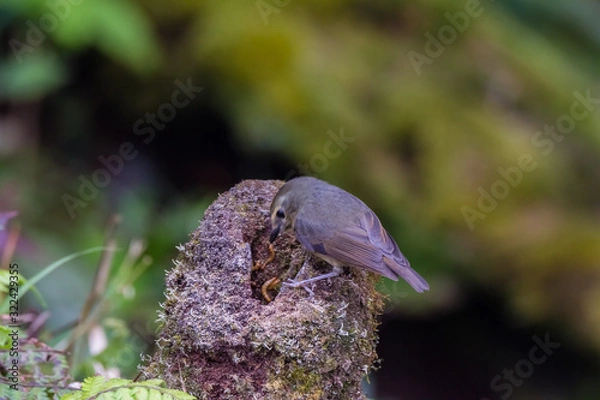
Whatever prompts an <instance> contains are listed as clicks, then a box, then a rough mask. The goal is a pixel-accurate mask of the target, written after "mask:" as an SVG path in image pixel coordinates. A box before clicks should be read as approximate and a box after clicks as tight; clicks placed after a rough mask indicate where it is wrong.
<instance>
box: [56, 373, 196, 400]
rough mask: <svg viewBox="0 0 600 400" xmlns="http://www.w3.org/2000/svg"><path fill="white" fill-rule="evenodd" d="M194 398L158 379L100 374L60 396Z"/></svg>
mask: <svg viewBox="0 0 600 400" xmlns="http://www.w3.org/2000/svg"><path fill="white" fill-rule="evenodd" d="M90 399H97V400H113V399H114V400H117V399H118V400H128V399H131V400H143V399H156V400H161V399H162V400H194V399H195V397H194V396H191V395H189V394H187V393H185V392H182V391H180V390H174V389H167V388H165V387H164V382H163V381H161V380H160V379H152V380H148V381H143V382H133V381H131V380H128V379H118V378H113V379H109V380H107V379H105V378H103V377H101V376H94V377H90V378H86V379H85V381H84V382H83V384H82V385H81V390H80V391H78V392H75V393H70V394H68V395H66V396H63V397H61V400H90Z"/></svg>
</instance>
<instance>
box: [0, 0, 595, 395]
mask: <svg viewBox="0 0 600 400" xmlns="http://www.w3.org/2000/svg"><path fill="white" fill-rule="evenodd" d="M598 15H600V4H599V3H598V2H595V1H584V0H579V1H572V2H564V1H545V2H534V1H531V0H513V1H482V2H474V1H467V2H449V1H446V2H445V1H435V0H424V1H420V2H407V1H397V2H391V1H383V2H368V1H307V2H306V1H305V2H296V1H258V2H253V1H224V2H204V1H195V2H192V1H183V0H178V1H171V2H163V1H155V0H128V1H122V0H105V1H94V0H72V1H71V2H69V1H67V0H64V1H57V2H52V1H50V2H45V1H41V0H5V1H3V2H2V3H1V4H0V31H1V32H2V34H1V39H2V40H1V46H2V48H1V49H2V50H1V52H0V54H1V57H0V212H3V211H10V210H17V211H18V212H19V217H18V218H17V219H14V220H12V221H11V223H10V224H9V225H8V226H7V227H6V229H5V230H3V231H0V250H2V249H4V253H3V254H4V257H3V259H2V260H3V262H7V260H8V258H7V257H8V256H10V259H11V260H12V261H13V262H18V263H19V265H20V268H21V273H22V274H23V276H24V277H26V278H27V277H32V276H34V275H35V274H36V273H38V272H39V271H41V270H43V269H44V268H45V267H47V266H48V265H50V264H51V263H52V262H54V261H55V260H58V259H60V258H61V257H64V256H66V255H69V254H73V253H76V252H78V251H81V250H85V249H87V248H90V247H94V246H99V245H102V244H103V243H105V237H106V227H107V224H108V221H109V220H110V218H111V216H112V215H115V214H118V215H120V216H121V218H122V221H121V223H120V224H119V225H118V227H117V230H116V239H115V240H116V242H117V245H118V246H119V247H120V249H121V251H119V252H118V253H117V254H116V255H115V258H114V259H113V260H112V262H113V266H112V274H111V279H110V284H109V287H110V288H112V289H111V290H110V291H109V293H110V296H109V297H108V298H107V302H106V304H107V305H108V306H107V307H105V308H103V309H102V310H100V311H99V312H98V313H97V314H96V315H95V317H94V318H95V319H94V321H95V323H94V324H93V327H94V329H95V330H96V331H95V332H96V333H98V332H101V333H102V334H104V335H105V337H106V338H107V342H106V344H105V345H104V347H102V346H101V347H102V348H101V352H99V353H98V352H96V353H94V351H93V350H92V354H91V355H90V343H92V342H93V341H94V340H97V339H90V338H91V337H92V336H91V332H92V330H93V329H90V331H89V332H88V331H86V334H85V335H83V336H82V337H81V338H80V339H79V340H80V341H81V345H80V353H79V356H78V357H77V358H76V360H75V361H76V362H75V364H74V365H75V369H74V374H75V375H76V378H79V379H81V378H82V377H85V376H87V375H91V374H93V373H95V372H104V373H112V374H115V375H120V376H123V377H133V376H135V374H136V365H137V364H138V363H139V354H140V353H142V352H146V353H147V352H151V349H152V348H151V346H152V335H153V334H154V333H155V331H156V327H157V323H155V322H154V321H155V319H156V310H157V308H158V303H159V302H160V301H162V299H163V294H162V292H163V288H164V286H163V279H164V270H165V269H169V268H170V265H171V261H170V260H171V259H172V258H174V257H175V256H176V254H177V251H176V249H175V245H177V244H178V243H182V242H185V241H186V240H187V234H188V233H189V232H190V231H191V230H192V229H194V228H195V227H196V226H197V225H198V221H199V220H200V219H201V217H202V213H203V211H204V209H205V208H206V206H207V205H208V204H209V203H210V202H212V201H213V200H214V199H215V197H216V196H217V194H218V193H219V192H222V191H225V190H227V189H228V188H229V187H231V186H232V185H234V184H235V183H237V182H239V181H240V180H242V179H248V178H260V179H284V178H286V177H290V176H292V175H295V174H310V175H314V176H317V177H319V178H322V179H325V180H328V181H329V182H331V183H333V184H336V185H338V186H341V187H343V188H345V189H347V190H349V191H351V192H353V193H354V194H356V195H357V196H359V197H360V198H362V199H363V200H364V201H365V202H366V203H367V204H368V205H369V206H371V207H372V208H373V209H374V210H375V211H376V212H377V213H378V215H379V216H380V218H381V220H382V221H383V223H384V225H385V226H386V227H387V228H388V230H389V231H390V233H391V234H392V235H393V236H394V237H395V238H396V240H397V241H398V243H399V245H400V248H401V249H402V251H403V252H404V254H405V255H406V256H407V257H408V258H409V260H410V261H411V263H412V264H413V266H414V267H415V269H416V270H417V271H419V273H420V274H421V275H423V276H424V277H425V278H426V279H427V280H428V282H429V283H430V285H431V290H430V291H429V292H427V293H425V294H421V295H419V294H416V293H413V292H412V291H411V290H410V288H409V287H408V285H407V284H406V283H404V282H398V283H394V282H392V281H389V280H386V279H383V280H382V282H381V287H382V290H383V291H385V292H386V293H387V294H388V297H389V301H388V302H387V308H386V314H385V315H384V317H383V319H382V325H381V331H380V333H381V341H380V346H379V354H380V356H381V357H382V359H383V362H382V364H381V369H380V370H379V371H377V372H376V373H374V374H372V376H371V377H370V382H371V385H370V386H369V388H368V390H369V393H370V396H371V397H372V398H374V399H382V400H383V399H403V400H404V399H468V398H471V399H484V398H488V399H490V400H492V399H494V400H495V399H501V398H509V397H510V398H512V399H569V400H572V399H597V398H598V396H599V395H600V383H598V379H597V377H598V374H599V373H600V365H599V358H598V355H599V351H600V340H599V339H598V338H600V225H599V222H600V185H599V183H600V157H599V155H600V134H599V132H600V129H599V128H600V114H599V113H598V108H599V106H600V104H598V102H599V101H596V102H595V99H596V98H600V86H599V85H598V74H599V71H598V68H597V66H598V62H599V61H600V57H599V56H600V53H599V51H598V46H599V45H600V26H599V25H598V24H597V17H598ZM177 82H179V84H178V83H177ZM188 82H190V83H191V85H192V86H194V87H198V88H200V87H201V88H202V90H201V91H199V92H193V98H190V99H189V102H188V103H187V105H185V106H183V107H181V108H177V107H172V106H170V104H171V103H172V98H173V95H174V93H175V92H176V91H177V90H180V89H178V88H179V86H180V85H184V84H186V83H188ZM586 95H587V96H588V97H589V98H591V100H590V101H588V102H587V103H585V104H584V103H581V101H580V100H578V99H581V97H582V96H583V97H586ZM177 99H178V100H179V101H183V100H185V96H180V97H177ZM586 107H587V108H586ZM173 110H174V111H175V113H174V114H173V115H170V114H169V111H173ZM146 113H154V114H157V113H158V115H159V117H158V118H159V119H160V115H163V117H164V116H166V118H167V119H168V121H167V120H163V122H162V123H164V126H163V125H156V126H159V127H160V129H158V128H156V127H154V128H153V127H152V125H151V123H150V122H148V121H147V114H146ZM140 119H141V120H142V122H141V123H140V124H141V125H136V123H137V121H138V120H140ZM136 127H137V128H136ZM142 128H145V129H146V131H142V130H141V129H142ZM150 130H152V131H153V132H152V134H153V138H152V140H149V141H148V143H145V142H144V139H149V138H150V136H149V135H150ZM552 130H554V133H551V131H552ZM561 132H564V133H561ZM140 133H141V134H140ZM334 137H335V138H338V139H339V138H340V137H345V138H348V139H347V141H346V142H343V144H342V145H340V144H339V142H336V141H335V139H333V138H334ZM127 142H130V143H131V145H130V151H131V152H130V153H128V154H130V155H132V156H131V157H130V158H131V159H129V160H122V161H119V159H117V158H115V157H117V155H119V151H120V148H122V147H121V146H123V144H124V143H127ZM331 142H334V143H338V144H337V145H333V144H331ZM125 146H126V147H127V146H128V145H125ZM133 154H135V156H133ZM102 159H109V160H112V162H113V164H112V165H113V167H114V173H111V172H102V170H104V171H106V166H105V165H104V164H103V163H102V161H101V160H102ZM523 160H524V161H523ZM299 165H306V166H305V167H301V166H299ZM94 177H96V178H94ZM94 179H100V180H99V181H97V182H101V183H102V184H101V185H94V186H95V189H94V188H90V187H88V188H87V189H86V188H83V189H82V184H83V185H84V186H85V185H86V184H84V182H92V184H93V183H94ZM102 179H104V180H102ZM88 185H89V183H88ZM99 186H102V187H99ZM82 190H83V192H81V191H82ZM86 190H87V192H86ZM82 193H83V196H82ZM70 196H72V197H70ZM72 201H79V202H78V203H72ZM69 204H71V205H69ZM73 204H78V205H79V206H78V207H76V208H73V207H74V206H73ZM84 204H85V206H84ZM69 209H70V211H69ZM465 215H467V217H465ZM469 216H470V217H469ZM469 218H471V220H469ZM469 221H470V222H469ZM16 231H19V233H18V244H17V247H16V249H15V251H14V252H12V251H10V249H9V248H8V247H9V246H8V245H7V243H8V242H9V240H8V237H9V236H10V235H13V237H14V235H15V232H16ZM11 232H12V233H11ZM139 241H142V242H143V244H144V247H143V250H142V251H141V254H140V255H138V256H136V257H134V261H133V265H134V267H135V266H142V265H148V267H147V268H146V269H145V270H144V272H143V274H141V276H139V277H137V279H135V281H134V282H133V283H131V282H130V281H129V279H128V276H124V275H123V274H125V273H121V274H119V271H130V269H131V264H132V263H131V262H130V261H131V259H130V258H128V256H127V255H132V254H137V253H136V252H135V251H134V250H131V248H130V247H129V246H130V244H131V243H140V242H139ZM9 253H10V254H9ZM7 254H8V256H7ZM99 259H100V255H99V254H98V253H96V254H90V255H86V256H82V257H79V258H77V259H75V260H73V261H71V262H69V263H68V264H66V265H64V266H63V267H60V268H58V269H57V270H56V271H54V272H53V273H52V274H50V275H48V276H47V277H46V278H44V279H43V280H42V281H41V282H40V283H39V284H38V285H37V286H38V288H39V290H40V291H41V293H42V296H43V298H44V300H45V302H46V303H47V307H43V306H42V305H41V304H40V302H39V301H38V300H37V299H36V298H35V297H33V296H32V297H29V296H30V295H28V296H27V297H26V298H25V300H26V301H27V303H26V310H27V311H28V312H32V313H34V314H39V313H41V312H42V311H43V310H47V311H48V312H49V314H47V315H48V319H47V320H46V322H45V323H44V324H43V327H42V328H41V329H40V330H39V331H38V332H36V335H38V336H39V337H40V339H41V340H44V341H46V342H47V343H49V344H50V345H52V346H55V347H57V348H61V346H63V347H64V345H65V337H66V336H67V335H68V332H69V329H68V327H69V324H70V323H72V322H73V321H75V320H76V318H77V316H78V315H79V313H80V311H81V307H82V304H83V303H84V301H85V299H86V296H87V295H88V293H89V291H90V287H91V285H92V282H93V279H94V274H95V271H96V269H97V267H98V263H99ZM2 267H3V268H5V267H6V265H3V266H2ZM88 334H89V335H90V336H88ZM94 337H96V336H94ZM536 337H537V338H538V339H540V340H542V341H543V340H544V338H545V337H549V338H550V340H551V341H552V342H557V343H560V347H558V348H555V349H554V350H551V354H549V355H548V356H547V358H546V359H545V360H544V361H543V362H541V363H539V364H533V363H532V362H531V361H530V360H529V358H530V354H531V351H532V349H533V347H534V346H537V344H536V343H537V342H536V340H535V338H536ZM92 347H93V346H92ZM535 354H542V353H535ZM94 362H95V364H94ZM515 369H516V372H515V375H514V378H513V379H514V380H512V381H511V380H510V379H509V377H508V376H509V375H510V373H511V370H515ZM507 374H508V375H507ZM497 376H500V378H497V380H496V381H495V382H496V384H494V379H496V377H497ZM498 379H499V380H498ZM509 382H512V383H509Z"/></svg>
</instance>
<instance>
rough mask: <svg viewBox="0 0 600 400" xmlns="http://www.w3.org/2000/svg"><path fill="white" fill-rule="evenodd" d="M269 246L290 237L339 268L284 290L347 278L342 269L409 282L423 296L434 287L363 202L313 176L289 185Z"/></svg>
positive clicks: (281, 195) (274, 216)
mask: <svg viewBox="0 0 600 400" xmlns="http://www.w3.org/2000/svg"><path fill="white" fill-rule="evenodd" d="M270 217H271V232H270V235H269V242H270V243H271V244H272V243H273V242H274V241H275V240H276V239H277V237H278V236H279V235H280V234H282V233H284V232H287V231H293V234H294V237H295V238H296V240H297V241H298V242H300V244H301V245H302V246H303V247H304V248H305V249H306V250H307V251H308V252H310V253H312V254H314V255H315V256H317V257H319V258H320V259H322V260H324V261H326V262H327V263H328V264H330V265H331V266H332V267H333V270H332V271H331V272H330V273H326V274H322V275H319V276H316V277H314V278H310V279H305V280H300V281H299V280H288V281H286V282H284V283H283V284H284V285H285V286H291V287H305V288H306V285H308V284H311V283H313V282H317V281H320V280H323V279H328V278H333V277H336V276H338V275H340V274H341V273H342V270H343V269H342V267H344V266H349V267H355V268H363V269H366V270H368V271H371V272H375V273H377V274H379V275H382V276H384V277H386V278H389V279H392V280H394V281H397V280H398V278H403V279H404V280H405V281H406V282H408V284H409V285H410V286H411V287H412V288H413V289H414V290H415V291H417V292H419V293H421V292H423V291H425V290H429V284H428V283H427V282H426V281H425V279H423V277H421V275H419V274H418V273H417V272H416V271H415V270H414V269H412V268H411V266H410V263H409V262H408V260H407V259H406V257H404V255H403V254H402V253H401V252H400V249H399V248H398V245H397V244H396V242H395V241H394V239H393V238H392V236H391V235H390V234H389V233H388V232H387V231H386V230H385V229H384V227H383V225H382V224H381V221H379V218H377V215H375V213H374V212H373V211H372V210H371V209H370V208H369V207H368V206H367V205H366V204H365V203H364V202H363V201H362V200H360V199H359V198H358V197H356V196H354V195H353V194H351V193H349V192H347V191H345V190H343V189H341V188H339V187H337V186H334V185H331V184H329V183H327V182H325V181H322V180H320V179H317V178H313V177H310V176H302V177H297V178H294V179H291V180H289V181H287V182H286V183H285V184H284V185H283V186H282V187H281V188H280V189H279V191H278V192H277V194H276V195H275V197H274V198H273V201H272V203H271V208H270Z"/></svg>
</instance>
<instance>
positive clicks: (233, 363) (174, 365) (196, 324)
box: [142, 180, 383, 400]
mask: <svg viewBox="0 0 600 400" xmlns="http://www.w3.org/2000/svg"><path fill="white" fill-rule="evenodd" d="M282 184H283V182H281V181H259V180H249V181H244V182H241V183H240V184H238V185H236V186H235V187H234V188H232V189H231V190H229V191H228V192H226V193H224V194H222V195H220V196H219V197H218V198H217V200H215V202H214V203H213V204H212V205H211V206H210V207H209V208H208V209H207V210H206V212H205V214H204V218H203V220H202V222H201V224H200V226H199V227H198V228H197V229H196V230H195V231H194V232H192V234H191V239H190V241H189V242H188V243H186V244H184V245H182V246H180V247H178V249H179V250H180V254H179V255H178V257H177V258H176V260H175V262H174V264H175V267H174V268H173V269H171V271H170V272H169V273H168V274H167V277H166V300H165V301H164V303H163V304H162V307H163V308H162V311H161V312H160V316H159V319H160V320H161V321H162V327H161V331H160V333H159V339H158V341H157V349H156V352H155V353H154V355H153V356H152V357H151V358H150V360H149V363H148V364H147V365H146V366H145V367H143V369H142V372H143V373H144V375H145V376H146V377H147V378H160V379H163V380H165V381H166V382H167V384H168V385H169V387H172V388H178V389H184V390H186V391H187V392H189V393H191V394H194V395H195V396H197V397H198V398H199V399H211V400H212V399H273V400H277V399H364V398H365V397H364V395H363V394H362V392H361V389H360V383H361V380H362V379H363V378H364V376H365V375H366V374H367V373H368V372H369V370H370V369H371V368H372V366H373V364H374V363H375V361H376V360H377V354H376V352H375V346H376V344H377V340H378V337H377V325H378V322H377V318H378V316H379V314H380V313H381V311H382V305H383V301H382V297H381V295H380V294H379V293H378V292H377V291H376V290H375V282H376V280H377V277H376V276H374V275H373V274H371V273H369V272H367V271H363V270H357V269H348V270H347V271H345V273H344V274H343V275H342V276H339V277H337V278H333V279H329V280H325V281H320V282H317V283H315V284H314V285H313V287H312V290H313V292H314V295H312V296H311V295H309V294H308V292H307V291H305V290H303V289H292V288H288V287H283V288H282V289H281V290H280V291H279V293H276V292H271V293H272V295H273V297H274V298H273V301H272V302H270V303H267V302H266V301H265V300H264V299H263V297H262V295H261V293H260V287H261V285H262V284H263V282H265V281H266V280H267V279H269V278H271V277H273V276H279V277H280V278H282V280H285V279H287V278H290V277H293V276H294V275H295V274H296V272H297V271H298V270H300V269H301V270H302V271H301V273H302V274H303V276H305V277H306V276H316V275H318V274H320V273H323V272H327V271H328V270H329V268H330V267H329V266H328V265H327V264H325V263H323V262H321V261H318V260H317V259H316V258H314V257H313V256H310V255H308V254H307V253H306V252H305V251H304V250H303V249H302V248H301V246H300V245H299V244H298V243H297V242H296V241H295V240H294V238H293V236H292V235H290V234H287V235H283V236H281V237H280V238H278V239H277V240H276V241H275V243H274V245H275V259H274V261H273V262H272V263H270V264H268V265H267V267H266V268H265V269H264V270H258V271H253V272H251V267H252V265H253V262H254V261H257V260H262V259H265V258H266V257H267V256H268V235H269V230H270V222H269V207H270V204H271V201H272V199H273V197H274V196H275V193H276V192H277V190H278V189H279V188H280V187H281V185H282Z"/></svg>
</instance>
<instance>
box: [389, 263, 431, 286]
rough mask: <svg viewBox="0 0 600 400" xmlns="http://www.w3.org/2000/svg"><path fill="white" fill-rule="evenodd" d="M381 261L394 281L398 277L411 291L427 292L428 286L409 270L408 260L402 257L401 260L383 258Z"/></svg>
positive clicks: (420, 277) (414, 272)
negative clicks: (391, 274)
mask: <svg viewBox="0 0 600 400" xmlns="http://www.w3.org/2000/svg"><path fill="white" fill-rule="evenodd" d="M383 261H384V263H385V265H386V266H387V267H388V268H389V269H390V271H391V272H392V273H393V274H394V276H395V279H394V278H392V279H394V280H398V277H400V278H402V279H404V280H405V281H406V282H408V284H409V285H410V286H412V288H413V289H415V290H416V291H417V292H419V293H422V292H423V291H425V290H429V284H428V283H427V281H426V280H425V279H423V277H422V276H421V275H419V274H418V273H417V271H415V270H414V269H412V268H411V266H410V264H409V263H408V260H406V258H404V257H402V259H400V260H397V259H395V258H388V257H384V258H383Z"/></svg>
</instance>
